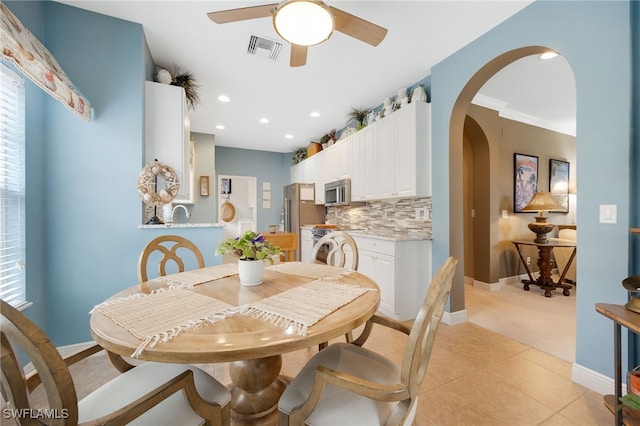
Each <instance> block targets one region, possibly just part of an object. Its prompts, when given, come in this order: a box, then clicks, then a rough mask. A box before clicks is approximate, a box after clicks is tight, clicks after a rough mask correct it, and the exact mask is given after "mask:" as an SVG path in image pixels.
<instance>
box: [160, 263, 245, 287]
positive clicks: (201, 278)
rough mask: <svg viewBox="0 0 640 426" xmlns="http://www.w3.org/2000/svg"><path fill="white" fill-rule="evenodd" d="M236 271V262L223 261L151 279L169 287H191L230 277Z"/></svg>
mask: <svg viewBox="0 0 640 426" xmlns="http://www.w3.org/2000/svg"><path fill="white" fill-rule="evenodd" d="M237 273H238V264H237V263H224V264H222V265H217V266H211V267H208V268H201V269H194V270H193V271H185V272H179V273H177V274H171V275H166V276H164V277H158V278H155V279H153V280H151V281H159V282H161V283H163V284H166V285H167V286H168V287H169V288H187V289H189V288H193V286H196V285H198V284H202V283H206V282H209V281H213V280H219V279H221V278H225V277H230V276H231V275H236V274H237Z"/></svg>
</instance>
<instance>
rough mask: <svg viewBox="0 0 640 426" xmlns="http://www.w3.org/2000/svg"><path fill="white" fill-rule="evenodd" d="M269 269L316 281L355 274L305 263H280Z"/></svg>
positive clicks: (317, 264)
mask: <svg viewBox="0 0 640 426" xmlns="http://www.w3.org/2000/svg"><path fill="white" fill-rule="evenodd" d="M267 269H269V270H270V271H276V272H282V273H283V274H291V275H299V276H302V277H307V278H313V279H316V280H317V279H323V278H331V279H339V278H340V277H342V276H344V275H348V274H351V273H352V272H353V271H350V270H348V269H344V268H339V267H337V266H328V265H323V264H319V263H304V262H284V263H278V264H277V265H273V266H269V267H267Z"/></svg>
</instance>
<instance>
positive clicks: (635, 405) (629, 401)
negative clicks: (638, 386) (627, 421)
mask: <svg viewBox="0 0 640 426" xmlns="http://www.w3.org/2000/svg"><path fill="white" fill-rule="evenodd" d="M620 402H621V404H620V405H618V410H620V409H622V407H623V406H624V407H628V408H631V409H632V410H640V396H639V395H635V394H632V393H628V394H626V395H624V396H623V397H621V398H620Z"/></svg>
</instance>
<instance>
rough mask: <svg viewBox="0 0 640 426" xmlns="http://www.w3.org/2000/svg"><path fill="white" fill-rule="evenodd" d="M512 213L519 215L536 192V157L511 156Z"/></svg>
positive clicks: (525, 155) (516, 154) (524, 155)
mask: <svg viewBox="0 0 640 426" xmlns="http://www.w3.org/2000/svg"><path fill="white" fill-rule="evenodd" d="M513 172H514V176H513V211H514V212H515V213H521V212H522V209H523V208H524V207H525V206H526V205H527V204H528V203H529V201H531V197H533V194H535V193H536V192H538V157H537V156H535V155H527V154H518V153H515V154H513Z"/></svg>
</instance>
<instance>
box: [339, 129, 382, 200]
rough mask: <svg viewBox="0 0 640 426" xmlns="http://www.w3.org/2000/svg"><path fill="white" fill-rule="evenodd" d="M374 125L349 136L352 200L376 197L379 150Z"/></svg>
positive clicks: (347, 141) (346, 141)
mask: <svg viewBox="0 0 640 426" xmlns="http://www.w3.org/2000/svg"><path fill="white" fill-rule="evenodd" d="M375 130H376V129H375V128H374V127H373V126H368V127H365V128H364V129H362V130H359V131H358V132H356V133H354V134H353V135H351V136H349V139H348V140H345V141H344V143H348V144H349V149H350V151H349V175H350V176H351V200H352V201H365V200H370V199H374V197H375V194H376V192H377V173H378V170H377V165H378V152H377V149H376V132H375Z"/></svg>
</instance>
